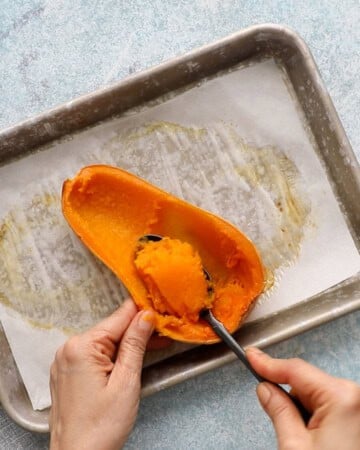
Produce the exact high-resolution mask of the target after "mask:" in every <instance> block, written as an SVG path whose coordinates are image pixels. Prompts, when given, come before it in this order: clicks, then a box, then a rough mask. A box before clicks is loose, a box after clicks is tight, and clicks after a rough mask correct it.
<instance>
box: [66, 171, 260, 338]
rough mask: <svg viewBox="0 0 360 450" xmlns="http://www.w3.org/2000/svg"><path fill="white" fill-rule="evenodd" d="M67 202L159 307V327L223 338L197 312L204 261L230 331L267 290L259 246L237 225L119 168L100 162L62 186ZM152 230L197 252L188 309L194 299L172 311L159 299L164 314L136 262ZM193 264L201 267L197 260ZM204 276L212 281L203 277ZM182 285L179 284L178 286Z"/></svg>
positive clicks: (89, 238) (92, 243)
mask: <svg viewBox="0 0 360 450" xmlns="http://www.w3.org/2000/svg"><path fill="white" fill-rule="evenodd" d="M62 207H63V212H64V215H65V217H66V219H67V220H68V222H69V224H70V225H71V227H72V228H73V230H74V231H75V232H76V233H77V234H78V236H79V237H80V239H81V240H82V241H83V242H84V244H85V245H86V246H87V247H88V248H89V249H90V250H91V251H92V252H93V253H94V254H95V255H96V256H98V257H99V258H100V259H101V260H102V261H103V262H104V263H105V264H106V265H107V266H108V267H109V268H110V269H111V270H112V271H113V272H114V273H115V274H116V275H117V276H118V277H119V278H120V279H121V281H122V282H123V283H124V285H125V286H126V287H127V289H128V290H129V292H130V294H131V296H132V298H133V299H134V301H135V303H136V304H137V306H138V307H139V308H140V309H149V308H151V309H154V312H155V328H156V329H157V331H158V332H159V333H160V334H163V335H166V336H169V337H171V338H173V339H176V340H180V341H184V342H192V343H211V342H216V341H218V338H217V336H216V335H215V333H214V332H213V331H212V330H211V328H210V327H209V325H208V324H207V323H206V322H205V321H203V320H201V319H199V318H198V315H197V313H196V311H197V310H198V309H199V305H200V304H202V303H203V302H204V301H205V300H204V295H203V293H204V290H202V293H201V289H204V287H203V288H201V289H200V291H197V289H198V286H200V285H201V281H200V278H199V276H200V275H199V274H200V269H199V265H200V264H202V265H203V266H204V267H205V268H206V270H207V271H208V272H209V273H210V275H211V277H212V281H213V286H214V297H213V299H211V301H212V307H213V312H214V314H215V316H216V317H217V318H218V319H219V320H221V321H222V322H223V323H224V325H225V326H226V328H227V329H228V330H229V331H230V332H233V331H235V330H236V329H237V328H238V327H239V325H240V323H241V321H242V320H243V319H244V318H245V316H246V315H247V313H248V312H249V310H250V309H251V306H252V305H253V303H254V300H255V299H256V297H257V296H258V295H259V294H260V293H261V291H262V290H263V287H264V271H263V267H262V264H261V260H260V258H259V255H258V253H257V251H256V248H255V247H254V245H253V244H252V243H251V241H249V239H247V238H246V236H244V235H243V234H242V233H241V232H240V231H239V230H237V229H236V228H235V227H233V226H232V225H231V224H229V223H227V222H226V221H224V220H223V219H221V218H219V217H217V216H215V215H213V214H210V213H208V212H206V211H203V210H201V209H199V208H197V207H195V206H193V205H190V204H189V203H187V202H185V201H183V200H180V199H178V198H176V197H174V196H172V195H170V194H168V193H166V192H164V191H162V190H160V189H158V188H156V187H155V186H152V185H151V184H149V183H147V182H145V181H144V180H141V179H139V178H138V177H136V176H134V175H132V174H129V173H127V172H125V171H123V170H121V169H118V168H114V167H110V166H101V165H98V166H89V167H86V168H84V169H82V170H81V171H80V172H79V173H78V174H77V175H76V176H75V178H74V179H72V180H68V181H66V182H65V183H64V186H63V197H62ZM146 234H159V235H161V236H166V237H169V238H170V239H171V240H179V241H181V242H182V243H187V244H188V245H189V246H190V248H191V249H192V250H193V251H194V252H195V253H196V254H197V255H198V258H199V259H198V260H197V263H196V264H198V266H197V267H198V268H197V274H198V275H197V277H195V278H196V279H195V281H194V280H193V281H192V282H191V284H192V285H191V286H189V288H188V293H187V294H186V295H185V297H184V298H188V299H190V291H193V292H194V294H195V293H196V296H197V299H196V300H195V303H196V304H197V306H196V308H194V307H190V309H189V311H187V314H186V312H185V310H186V309H187V308H188V306H189V302H190V300H185V301H184V300H181V299H180V300H179V298H180V297H176V298H175V299H174V300H172V301H170V309H169V304H168V305H167V308H168V309H167V310H166V311H165V309H166V308H165V309H163V310H162V311H161V301H160V303H158V305H160V312H159V311H156V309H155V308H154V303H153V300H152V299H151V298H149V286H150V284H151V282H150V284H149V278H148V283H146V282H145V280H144V278H143V276H142V275H141V273H140V272H139V270H138V267H137V266H136V262H135V260H136V259H137V256H139V255H137V252H138V240H139V238H140V237H142V236H144V235H146ZM160 242H162V241H160ZM150 253H151V252H150V251H149V255H148V259H149V258H150V256H151V255H150ZM188 256H189V255H188ZM188 256H185V255H183V261H182V262H181V261H180V259H181V258H180V259H179V260H178V262H177V264H178V269H179V270H180V273H181V276H180V278H179V280H180V279H181V280H184V277H185V276H186V271H185V269H184V268H185V265H186V264H185V261H188V259H187V258H188ZM152 257H154V255H152ZM190 259H191V258H190ZM195 259H196V258H195ZM191 261H192V262H191V264H195V262H194V261H195V260H192V259H191ZM148 262H149V261H148ZM196 264H195V266H196ZM160 266H161V264H160ZM144 267H145V266H144ZM161 267H163V266H161ZM169 267H170V266H169ZM166 270H167V273H168V275H164V277H163V281H162V283H165V284H164V286H165V285H166V286H167V287H166V289H167V290H166V294H165V297H166V299H167V302H168V303H169V300H168V297H169V292H170V291H169V290H170V285H169V284H167V283H166V277H167V276H169V279H170V275H171V274H170V273H169V270H170V268H167V269H166ZM172 276H173V275H172ZM153 280H154V278H153ZM202 280H203V283H205V286H206V281H205V279H204V277H202ZM183 283H184V282H183V281H182V282H181V283H179V285H177V287H176V289H177V291H180V290H181V289H180V288H181V284H183ZM203 286H204V285H203ZM162 289H164V287H163V288H162ZM174 291H175V289H174ZM199 292H200V294H199ZM179 295H180V294H179ZM181 301H184V305H183V308H182V307H181V306H180V305H179V302H181ZM207 301H209V298H207ZM176 302H178V304H177V305H176ZM174 305H175V308H174ZM162 306H164V305H162ZM191 308H192V309H191ZM169 312H170V313H169ZM171 312H172V313H171Z"/></svg>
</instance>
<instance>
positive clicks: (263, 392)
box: [257, 383, 271, 406]
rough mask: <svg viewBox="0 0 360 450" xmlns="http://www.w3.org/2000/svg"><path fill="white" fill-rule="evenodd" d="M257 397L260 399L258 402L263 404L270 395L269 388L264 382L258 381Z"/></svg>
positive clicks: (266, 402)
mask: <svg viewBox="0 0 360 450" xmlns="http://www.w3.org/2000/svg"><path fill="white" fill-rule="evenodd" d="M257 393H258V397H259V400H260V403H261V404H262V405H263V406H265V405H267V404H268V402H269V400H270V397H271V390H270V389H269V387H268V386H267V385H266V383H260V384H259V386H258V388H257Z"/></svg>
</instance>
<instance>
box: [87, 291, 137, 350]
mask: <svg viewBox="0 0 360 450" xmlns="http://www.w3.org/2000/svg"><path fill="white" fill-rule="evenodd" d="M136 313H137V308H136V305H135V303H134V302H133V301H132V300H131V299H127V300H125V302H124V303H123V304H122V305H121V306H120V308H118V309H117V310H116V311H115V312H113V313H112V314H111V316H109V317H107V318H106V319H104V320H102V321H101V322H99V323H98V324H97V325H96V326H95V327H94V328H92V329H91V330H89V331H90V332H91V333H97V332H100V333H105V334H106V335H107V336H108V337H109V338H110V339H111V340H112V341H113V342H115V343H117V342H119V341H120V339H121V337H122V335H123V334H124V332H125V330H126V329H127V328H128V326H129V324H130V322H131V321H132V319H133V318H134V317H135V315H136Z"/></svg>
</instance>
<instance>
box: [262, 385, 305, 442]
mask: <svg viewBox="0 0 360 450" xmlns="http://www.w3.org/2000/svg"><path fill="white" fill-rule="evenodd" d="M257 395H258V398H259V401H260V403H261V406H262V407H263V408H264V410H265V412H266V413H267V415H268V416H269V417H270V419H271V421H272V423H273V424H274V428H275V432H276V436H277V439H278V444H279V448H285V447H286V448H298V449H300V448H308V447H307V446H306V439H307V430H306V428H305V425H304V422H303V421H302V419H301V417H300V415H299V413H298V411H297V410H296V408H295V406H294V405H293V404H292V402H291V400H289V399H288V398H287V396H286V395H285V394H284V393H283V392H281V390H280V389H278V388H277V387H276V386H273V385H272V384H270V383H266V382H265V383H260V384H259V385H258V387H257Z"/></svg>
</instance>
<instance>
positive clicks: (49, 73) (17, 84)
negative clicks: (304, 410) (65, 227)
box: [0, 0, 360, 450]
mask: <svg viewBox="0 0 360 450" xmlns="http://www.w3.org/2000/svg"><path fill="white" fill-rule="evenodd" d="M264 22H273V23H280V24H284V25H287V26H290V27H292V28H293V29H295V30H296V31H297V32H298V33H299V34H300V35H301V36H302V37H303V38H304V39H305V41H306V42H307V43H308V45H309V47H310V49H311V51H312V52H313V55H314V57H315V60H316V62H317V64H318V67H319V69H320V72H321V75H322V77H323V79H324V81H325V84H326V86H327V88H328V90H329V92H330V95H331V97H332V99H333V101H334V103H335V107H336V109H337V111H338V113H339V116H340V119H341V120H342V123H343V125H344V127H345V130H346V132H347V135H348V137H349V139H350V142H351V144H352V146H353V148H354V151H355V153H356V155H357V157H358V158H359V159H360V135H359V132H358V130H359V129H360V77H359V75H358V74H359V73H360V58H359V52H360V29H359V26H358V24H359V22H360V5H359V1H358V0H353V1H351V0H347V1H345V0H340V1H337V0H333V1H331V0H324V1H322V2H316V1H315V2H314V1H310V0H309V1H298V2H293V1H290V0H275V1H263V2H258V1H254V0H251V1H240V0H239V1H235V0H233V1H231V0H177V1H175V0H168V1H163V0H131V1H127V2H125V1H121V0H119V1H117V2H114V1H111V0H98V1H86V0H79V1H74V0H72V1H70V0H47V1H46V0H2V2H1V11H0V73H1V75H0V128H4V127H7V126H10V125H12V124H15V123H16V122H18V121H21V120H23V119H25V118H28V117H30V116H32V115H34V114H37V113H39V112H41V111H44V110H46V109H49V108H51V107H53V106H56V105H58V104H60V103H62V102H65V101H67V100H70V99H72V98H74V97H77V96H79V95H81V94H84V93H87V92H91V91H93V90H95V89H97V88H99V87H102V86H105V85H107V84H111V83H113V82H115V81H117V80H119V79H121V78H123V77H124V76H126V75H128V74H129V73H133V72H136V71H139V70H142V69H144V68H146V67H149V66H153V65H155V64H157V63H159V62H161V61H164V60H166V59H168V58H170V57H172V56H175V55H180V54H182V53H184V52H186V51H188V50H191V49H193V48H195V47H198V46H200V45H202V44H206V43H210V42H213V41H215V40H216V39H218V38H220V37H224V36H226V35H228V34H230V33H232V32H234V31H237V30H239V29H241V28H244V27H246V26H249V25H253V24H257V23H264ZM359 343H360V312H357V313H354V314H351V315H349V316H347V317H343V318H340V319H338V320H336V321H333V322H332V323H330V324H327V325H324V326H321V327H320V328H318V329H315V330H313V331H311V332H308V333H306V334H303V335H301V336H297V337H295V338H293V339H291V340H288V341H286V342H283V343H281V344H278V345H276V346H272V347H271V348H270V349H268V350H269V352H270V353H271V354H273V355H276V356H279V357H290V356H298V357H301V358H304V359H306V360H307V361H309V362H311V363H313V364H316V365H317V366H319V367H321V368H323V369H324V370H326V371H328V372H329V373H332V374H334V375H337V376H343V377H347V378H351V379H353V380H356V381H358V382H360V375H359V374H360V351H359ZM47 447H48V437H47V436H43V435H35V434H31V433H29V432H26V431H24V430H22V429H20V428H19V427H17V426H16V425H15V424H14V423H12V422H11V420H10V419H8V418H7V416H6V414H5V413H4V412H3V411H2V410H1V409H0V448H1V449H3V450H7V449H9V450H10V449H11V450H15V449H38V450H40V449H45V448H47ZM126 448H127V449H169V450H172V449H179V450H182V449H213V448H214V449H215V448H216V449H218V448H220V449H249V450H250V449H259V450H260V449H261V450H267V449H273V448H276V441H275V436H274V432H273V430H272V426H271V424H270V422H269V420H268V419H267V417H266V416H265V415H264V413H263V412H262V410H261V409H260V407H259V406H258V404H257V400H256V395H255V384H254V381H253V380H252V378H251V377H250V375H248V374H247V373H246V372H245V370H244V369H243V368H242V366H241V365H240V364H239V363H236V362H235V363H233V364H230V365H227V366H225V367H223V368H221V369H218V370H216V371H213V372H210V373H207V374H205V375H203V376H201V377H198V378H196V379H193V380H190V381H187V382H185V383H183V384H181V385H178V386H176V387H174V388H171V389H169V390H167V391H163V392H160V393H159V394H157V395H154V396H152V397H150V398H147V399H145V400H143V402H142V404H141V408H140V413H139V417H138V421H137V424H136V427H135V429H134V431H133V433H132V436H131V437H130V440H129V442H128V444H127V447H126ZM99 450H101V449H99Z"/></svg>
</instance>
